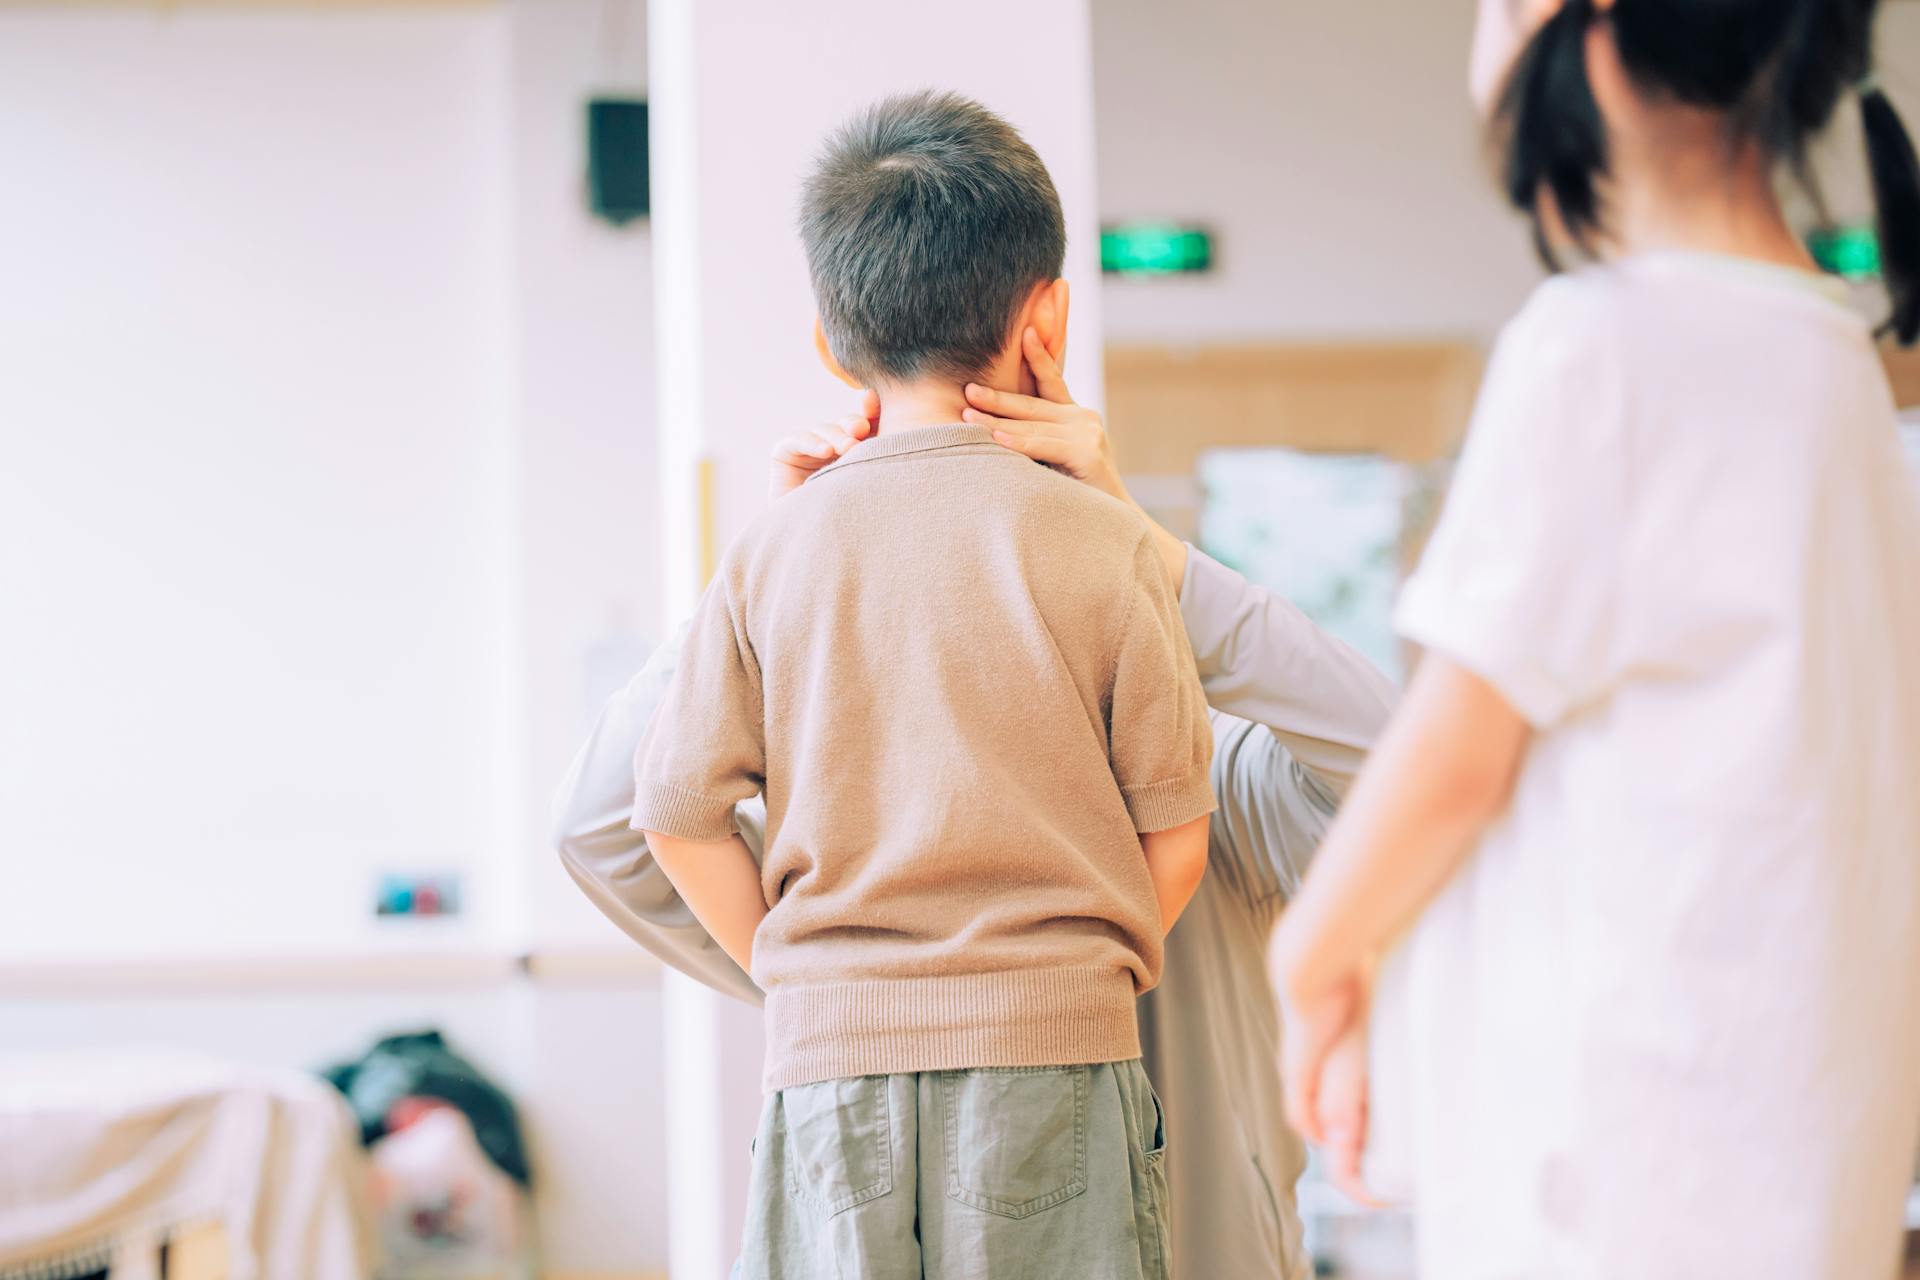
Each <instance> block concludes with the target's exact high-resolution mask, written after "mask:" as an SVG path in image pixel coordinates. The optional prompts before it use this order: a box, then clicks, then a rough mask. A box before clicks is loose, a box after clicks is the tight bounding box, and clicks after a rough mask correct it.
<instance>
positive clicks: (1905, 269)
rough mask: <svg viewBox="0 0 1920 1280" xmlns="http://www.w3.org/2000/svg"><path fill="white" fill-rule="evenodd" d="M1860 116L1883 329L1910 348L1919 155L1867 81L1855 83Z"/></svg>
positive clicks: (1915, 316) (1916, 328) (1915, 329)
mask: <svg viewBox="0 0 1920 1280" xmlns="http://www.w3.org/2000/svg"><path fill="white" fill-rule="evenodd" d="M1860 119H1861V123H1862V124H1863V125H1864V127H1865V132H1866V135H1867V168H1868V170H1869V171H1871V172H1872V174H1873V198H1874V203H1875V205H1876V206H1878V208H1879V211H1880V217H1879V221H1880V264H1881V272H1882V274H1883V275H1884V276H1885V277H1886V281H1887V292H1888V293H1889V294H1890V295H1891V296H1892V298H1893V314H1892V315H1891V316H1889V317H1888V318H1887V325H1886V331H1887V332H1890V333H1892V334H1893V335H1894V336H1895V337H1896V338H1897V339H1899V341H1900V344H1901V345H1902V346H1912V345H1913V343H1914V341H1915V339H1920V157H1916V156H1915V155H1914V151H1913V139H1912V138H1910V137H1908V136H1907V130H1906V126H1905V125H1903V124H1901V123H1900V114H1899V112H1897V111H1895V110H1894V109H1893V103H1892V102H1890V101H1889V100H1888V99H1887V95H1886V94H1885V93H1883V92H1882V91H1881V90H1880V87H1879V86H1878V85H1876V84H1873V83H1871V82H1868V83H1866V84H1863V85H1862V86H1861V87H1860Z"/></svg>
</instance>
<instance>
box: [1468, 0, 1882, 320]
mask: <svg viewBox="0 0 1920 1280" xmlns="http://www.w3.org/2000/svg"><path fill="white" fill-rule="evenodd" d="M1879 7H1880V0H1615V3H1614V4H1613V5H1612V7H1611V8H1610V9H1609V10H1608V11H1607V12H1606V13H1605V14H1604V16H1603V15H1602V14H1601V13H1600V12H1599V10H1598V7H1597V6H1596V5H1595V4H1594V0H1566V3H1565V5H1563V6H1562V8H1561V9H1560V10H1559V11H1558V12H1557V13H1555V14H1554V15H1553V16H1552V17H1551V18H1550V19H1548V20H1547V22H1546V23H1545V24H1544V25H1543V26H1541V28H1540V29H1539V30H1538V31H1537V32H1535V33H1534V36H1533V39H1532V40H1531V41H1530V42H1529V43H1528V44H1527V47H1526V49H1525V50H1524V51H1523V52H1522V53H1521V55H1520V57H1519V60H1518V61H1517V62H1516V63H1515V64H1514V69H1513V73H1512V76H1511V78H1510V79H1509V80H1508V81H1507V86H1506V89H1505V91H1504V93H1503V94H1502V95H1501V99H1500V102H1499V105H1498V107H1497V108H1496V110H1495V112H1494V130H1495V134H1496V137H1497V139H1498V140H1499V141H1500V142H1501V143H1502V144H1503V147H1504V154H1505V164H1504V174H1503V178H1504V183H1505V186H1506V192H1507V197H1508V199H1510V200H1511V201H1512V202H1513V203H1514V205H1515V207H1516V208H1519V209H1521V210H1522V211H1524V212H1526V213H1527V214H1529V215H1530V216H1531V217H1532V219H1533V231H1534V244H1535V246H1536V247H1537V248H1538V250H1539V252H1540V257H1541V260H1542V261H1543V262H1545V263H1546V264H1547V266H1548V268H1549V269H1551V270H1558V269H1559V265H1560V264H1559V262H1558V260H1557V258H1556V255H1555V253H1554V250H1553V243H1552V237H1551V235H1550V233H1549V230H1548V228H1549V222H1548V219H1549V217H1551V218H1554V219H1557V220H1558V224H1559V226H1560V227H1561V228H1562V229H1563V230H1564V232H1565V234H1566V235H1567V236H1568V237H1569V238H1571V239H1572V241H1573V242H1574V244H1576V245H1577V246H1579V247H1580V248H1582V249H1591V247H1592V242H1593V237H1594V235H1595V233H1596V232H1598V231H1600V230H1601V229H1602V223H1603V219H1604V211H1603V210H1602V208H1601V201H1600V193H1599V185H1598V184H1599V180H1600V179H1601V178H1602V177H1604V176H1605V174H1606V172H1607V133H1606V126H1605V124H1604V123H1603V122H1602V120H1601V118H1600V108H1599V106H1598V104H1597V103H1595V101H1594V97H1593V87H1592V85H1591V84H1590V83H1589V81H1588V79H1587V58H1586V37H1587V31H1588V28H1589V27H1591V26H1592V25H1593V23H1594V22H1596V21H1606V22H1608V23H1610V24H1612V28H1613V37H1614V42H1615V44H1616V45H1617V46H1618V48H1619V50H1620V59H1621V62H1622V63H1623V64H1624V66H1625V67H1626V70H1627V73H1628V74H1629V75H1630V76H1632V77H1633V80H1634V83H1635V84H1636V85H1638V86H1639V87H1640V88H1641V89H1642V90H1643V91H1644V92H1647V93H1653V94H1664V95H1666V96H1668V97H1670V98H1673V99H1674V100H1676V101H1679V102H1681V103H1685V104H1687V105H1689V106H1693V107H1700V108H1703V109H1707V110H1713V111H1719V112H1723V113H1725V115H1726V118H1727V120H1728V122H1729V125H1730V127H1731V128H1732V129H1734V130H1735V131H1736V136H1737V137H1738V138H1739V139H1740V140H1743V141H1744V140H1753V141H1757V142H1758V143H1759V144H1760V145H1761V146H1762V147H1764V148H1765V149H1766V150H1767V152H1768V153H1769V154H1771V155H1773V156H1774V157H1776V158H1778V159H1781V160H1784V161H1785V162H1787V163H1788V164H1789V165H1791V166H1792V167H1793V169H1794V171H1795V172H1796V173H1798V174H1799V175H1801V177H1802V178H1803V179H1805V178H1806V175H1807V173H1808V165H1807V148H1808V146H1809V144H1810V143H1811V142H1812V140H1813V139H1814V138H1815V137H1816V136H1817V135H1818V134H1819V133H1820V132H1821V131H1822V130H1824V129H1825V128H1826V126H1827V124H1828V122H1829V121H1831V120H1832V118H1833V113H1834V109H1835V108H1836V107H1837V106H1838V104H1839V102H1840V100H1841V98H1843V97H1845V96H1847V95H1848V94H1850V93H1851V94H1857V96H1858V98H1859V101H1860V110H1861V117H1862V123H1863V125H1864V128H1865V132H1866V139H1867V165H1868V168H1869V169H1870V170H1871V172H1872V174H1873V192H1874V200H1875V204H1876V205H1877V207H1878V210H1879V230H1880V255H1881V263H1882V266H1883V269H1884V273H1885V276H1886V281H1887V290H1888V292H1889V293H1890V294H1891V295H1892V298H1893V315H1892V316H1891V318H1889V319H1888V321H1887V325H1886V328H1887V330H1888V331H1890V332H1892V333H1893V334H1895V335H1896V336H1897V337H1898V338H1899V340H1900V341H1901V342H1902V343H1907V344H1911V343H1912V342H1914V341H1915V339H1916V338H1920V158H1916V156H1915V154H1914V149H1913V142H1912V139H1910V138H1909V137H1908V136H1907V131H1906V129H1905V127H1904V126H1903V125H1902V124H1901V123H1900V117H1899V115H1898V114H1897V113H1896V112H1895V111H1894V109H1893V104H1892V103H1891V102H1889V101H1888V100H1887V96H1886V94H1885V93H1883V92H1882V91H1881V90H1880V88H1879V86H1878V84H1877V83H1876V82H1875V81H1874V80H1873V79H1872V71H1873V21H1874V17H1875V14H1876V13H1877V12H1878V10H1879Z"/></svg>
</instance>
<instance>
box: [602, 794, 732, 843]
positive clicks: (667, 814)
mask: <svg viewBox="0 0 1920 1280" xmlns="http://www.w3.org/2000/svg"><path fill="white" fill-rule="evenodd" d="M627 825H628V826H630V827H632V828H633V829H634V830H635V831H658V832H659V833H660V834H661V835H663V836H673V837H674V838H675V839H678V840H696V841H701V842H711V841H719V840H725V839H727V838H728V837H729V836H731V835H733V834H734V833H735V832H737V831H739V830H740V827H739V825H738V824H737V823H735V822H734V820H733V801H731V800H722V799H717V798H715V797H713V796H710V795H704V794H702V793H701V792H698V791H694V790H692V789H690V788H687V787H682V786H678V785H676V784H674V783H671V782H645V781H643V782H641V783H640V784H639V785H638V786H637V787H636V788H635V789H634V799H633V820H632V821H631V822H629V823H628V824H627Z"/></svg>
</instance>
